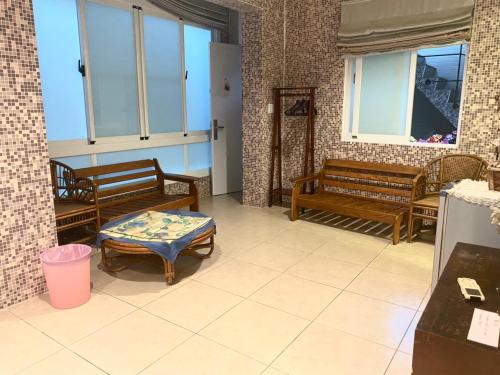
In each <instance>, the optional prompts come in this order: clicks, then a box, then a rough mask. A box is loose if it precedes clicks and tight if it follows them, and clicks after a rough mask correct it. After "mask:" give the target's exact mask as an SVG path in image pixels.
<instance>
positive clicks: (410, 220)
mask: <svg viewBox="0 0 500 375" xmlns="http://www.w3.org/2000/svg"><path fill="white" fill-rule="evenodd" d="M414 222H415V218H414V217H413V212H412V210H410V213H409V214H408V235H407V236H406V242H412V240H413V238H412V237H413V226H414Z"/></svg>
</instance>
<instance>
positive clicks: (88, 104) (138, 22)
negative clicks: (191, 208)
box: [48, 0, 217, 177]
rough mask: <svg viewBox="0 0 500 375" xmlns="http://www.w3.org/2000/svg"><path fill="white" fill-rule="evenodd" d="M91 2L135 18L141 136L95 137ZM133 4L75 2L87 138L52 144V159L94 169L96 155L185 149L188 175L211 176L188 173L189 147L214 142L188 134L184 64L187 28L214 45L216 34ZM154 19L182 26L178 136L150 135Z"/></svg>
mask: <svg viewBox="0 0 500 375" xmlns="http://www.w3.org/2000/svg"><path fill="white" fill-rule="evenodd" d="M87 1H90V2H92V3H96V4H99V5H103V6H109V7H115V8H119V9H126V10H130V11H131V12H132V15H133V18H134V29H133V34H134V43H135V48H136V67H137V70H136V71H137V81H138V87H137V94H138V103H137V105H138V111H139V125H140V126H139V134H137V135H123V136H110V137H96V133H95V127H94V113H93V100H92V80H91V74H90V73H91V69H92V67H91V64H90V58H89V50H88V37H87V22H86V14H85V5H86V2H87ZM134 3H139V4H138V5H139V6H140V7H141V8H142V9H141V10H139V9H137V8H136V7H133V4H134ZM134 3H133V2H132V1H130V0H76V7H77V15H78V30H79V34H80V55H81V60H82V64H84V65H85V70H86V72H85V73H86V74H85V77H82V78H83V79H82V80H83V82H82V84H83V86H84V95H85V113H86V118H87V138H86V139H78V140H64V141H49V142H48V146H49V155H50V157H51V158H63V157H72V156H81V155H90V156H91V160H92V165H97V156H96V155H97V154H100V153H107V152H118V151H128V150H139V149H147V148H156V147H168V146H176V145H183V150H184V155H183V158H184V170H185V172H186V173H190V174H191V175H194V176H197V177H203V176H209V175H210V168H207V169H203V170H197V171H191V170H189V160H188V145H189V144H192V143H205V142H211V130H210V129H209V130H200V131H189V130H188V128H187V113H186V111H187V108H186V80H185V61H184V25H186V24H189V25H192V26H195V27H199V28H203V29H207V30H210V31H211V32H212V41H215V40H216V39H217V33H216V32H215V31H214V30H211V29H210V28H207V27H205V26H202V25H198V24H196V23H193V22H186V21H184V20H182V19H181V18H179V17H176V16H174V15H172V14H170V13H168V12H166V11H163V10H161V9H159V8H156V7H154V6H152V5H151V4H148V3H146V2H143V1H136V2H134ZM144 15H148V16H153V17H159V18H164V19H168V20H173V21H175V22H177V23H178V25H179V38H180V44H179V47H180V53H179V59H180V70H179V76H180V79H181V92H182V109H181V113H182V129H181V131H179V132H164V133H150V129H149V124H148V107H147V104H148V103H147V100H148V98H147V81H146V79H147V77H146V65H145V54H144V25H143V16H144Z"/></svg>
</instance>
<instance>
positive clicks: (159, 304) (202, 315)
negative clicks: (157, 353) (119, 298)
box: [143, 281, 243, 331]
mask: <svg viewBox="0 0 500 375" xmlns="http://www.w3.org/2000/svg"><path fill="white" fill-rule="evenodd" d="M242 300H243V299H242V298H241V297H237V296H235V295H233V294H230V293H227V292H224V291H223V290H220V289H216V288H213V287H211V286H208V285H205V284H201V283H199V282H196V281H192V282H190V283H187V284H186V285H184V286H182V287H181V288H178V289H176V290H174V291H173V292H171V293H168V294H167V295H165V296H163V297H161V298H159V299H157V300H156V301H154V302H152V303H150V304H148V305H146V306H144V308H143V309H144V310H146V311H148V312H150V313H152V314H154V315H157V316H160V317H162V318H164V319H166V320H168V321H170V322H173V323H175V324H178V325H180V326H182V327H184V328H187V329H189V330H191V331H199V330H200V329H202V328H203V327H205V326H206V325H207V324H209V323H211V322H212V321H214V320H215V319H217V318H218V317H219V316H220V315H222V314H223V313H225V312H226V311H227V310H229V309H230V308H231V307H233V306H234V305H236V304H238V303H239V302H241V301H242Z"/></svg>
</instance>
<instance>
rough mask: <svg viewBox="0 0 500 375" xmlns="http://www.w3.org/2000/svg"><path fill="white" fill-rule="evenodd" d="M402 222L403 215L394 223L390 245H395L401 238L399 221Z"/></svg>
mask: <svg viewBox="0 0 500 375" xmlns="http://www.w3.org/2000/svg"><path fill="white" fill-rule="evenodd" d="M402 220H403V215H399V216H398V217H397V218H396V221H395V222H394V231H393V235H392V244H393V245H397V244H398V243H399V240H400V237H401V221H402Z"/></svg>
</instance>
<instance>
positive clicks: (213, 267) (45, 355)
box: [0, 196, 432, 375]
mask: <svg viewBox="0 0 500 375" xmlns="http://www.w3.org/2000/svg"><path fill="white" fill-rule="evenodd" d="M201 210H202V211H203V212H206V213H208V214H210V215H212V216H213V217H214V218H215V220H216V222H217V230H218V235H217V237H216V250H215V251H214V254H213V256H212V258H210V259H207V260H203V261H199V260H196V259H193V258H187V257H186V258H182V257H181V258H179V259H178V261H177V262H176V271H177V277H176V284H175V285H172V286H166V284H165V282H164V278H163V275H162V272H161V261H160V262H158V260H159V259H155V258H154V257H151V258H150V260H149V261H146V262H142V263H138V264H136V265H133V266H131V268H129V269H128V270H126V271H123V272H120V273H118V274H115V275H114V274H106V273H104V272H103V271H101V270H100V269H98V264H99V257H98V256H93V258H92V281H93V284H94V291H93V295H92V298H91V300H90V301H89V302H88V303H87V304H85V305H83V306H81V307H79V308H76V309H72V310H55V309H53V308H52V307H51V306H50V304H49V303H48V299H47V296H41V297H37V298H34V299H32V300H29V301H27V302H24V303H22V304H20V305H17V306H14V307H12V308H10V309H9V310H8V311H0V332H1V334H0V348H2V350H0V374H14V373H23V374H42V375H43V374H51V375H52V374H68V373H72V374H105V373H109V374H120V375H121V374H137V373H143V374H154V375H156V374H158V375H163V374H167V373H168V374H172V375H177V374H178V375H184V374H186V375H189V374H196V375H199V374H200V375H201V374H214V375H215V374H216V375H223V374H263V375H283V374H289V375H293V374H304V375H311V374H314V375H321V374H328V375H337V374H339V375H341V374H356V375H364V374H366V375H371V374H374V375H375V374H388V375H395V374H410V373H411V353H412V341H413V331H414V329H415V325H416V323H417V321H418V319H419V318H420V316H421V311H422V310H423V308H424V307H425V304H426V303H427V301H428V298H429V287H430V277H431V268H432V246H431V245H428V244H425V243H419V242H416V243H412V244H406V243H401V244H399V245H397V246H393V245H391V243H390V241H389V240H388V239H380V238H375V237H368V236H365V235H362V234H356V233H352V232H348V231H343V230H339V229H335V228H330V227H327V226H324V225H319V224H313V223H309V222H304V221H300V220H299V221H297V222H290V221H289V220H288V217H287V210H286V209H284V208H279V207H273V208H271V209H269V208H263V209H258V208H250V207H243V206H241V205H239V203H238V202H237V199H236V198H235V197H234V196H220V197H216V198H210V199H205V200H203V202H202V208H201ZM4 348H6V349H4Z"/></svg>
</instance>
